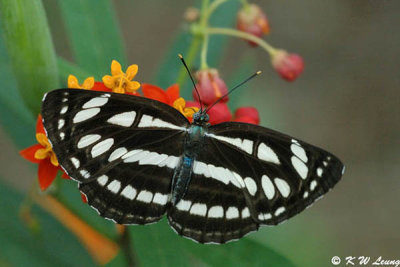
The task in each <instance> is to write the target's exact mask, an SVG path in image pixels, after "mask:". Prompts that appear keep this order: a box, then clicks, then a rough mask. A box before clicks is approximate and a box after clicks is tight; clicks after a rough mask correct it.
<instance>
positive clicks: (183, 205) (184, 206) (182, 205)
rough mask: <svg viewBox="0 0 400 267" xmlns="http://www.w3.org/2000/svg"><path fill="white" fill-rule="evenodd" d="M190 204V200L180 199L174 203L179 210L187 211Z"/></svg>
mask: <svg viewBox="0 0 400 267" xmlns="http://www.w3.org/2000/svg"><path fill="white" fill-rule="evenodd" d="M191 205H192V202H191V201H189V200H183V199H181V200H180V201H179V203H178V204H177V205H176V208H177V209H178V210H181V211H188V210H189V209H190V206H191Z"/></svg>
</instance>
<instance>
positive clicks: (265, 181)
mask: <svg viewBox="0 0 400 267" xmlns="http://www.w3.org/2000/svg"><path fill="white" fill-rule="evenodd" d="M261 186H262V188H263V190H264V194H265V196H266V197H267V198H268V199H269V200H271V199H273V198H274V195H275V187H274V184H273V183H272V181H271V179H270V178H269V177H268V176H267V175H263V176H262V177H261Z"/></svg>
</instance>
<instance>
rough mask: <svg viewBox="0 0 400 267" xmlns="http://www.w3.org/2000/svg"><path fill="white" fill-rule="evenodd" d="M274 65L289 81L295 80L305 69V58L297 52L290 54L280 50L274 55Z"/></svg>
mask: <svg viewBox="0 0 400 267" xmlns="http://www.w3.org/2000/svg"><path fill="white" fill-rule="evenodd" d="M272 66H273V67H274V68H275V70H276V71H277V72H278V73H279V75H281V77H282V78H283V79H285V80H287V81H294V80H296V78H297V77H298V76H299V75H300V74H301V73H302V72H303V70H304V61H303V58H302V57H301V56H299V55H297V54H289V53H287V52H286V51H285V50H278V51H277V52H276V53H275V54H274V55H273V56H272Z"/></svg>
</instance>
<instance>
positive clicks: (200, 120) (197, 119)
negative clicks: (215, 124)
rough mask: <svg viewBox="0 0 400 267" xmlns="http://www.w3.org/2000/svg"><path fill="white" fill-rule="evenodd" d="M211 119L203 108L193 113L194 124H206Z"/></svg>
mask: <svg viewBox="0 0 400 267" xmlns="http://www.w3.org/2000/svg"><path fill="white" fill-rule="evenodd" d="M209 119H210V118H209V117H208V114H207V113H205V112H203V111H201V110H200V111H198V112H196V113H195V114H193V124H198V125H204V124H206V123H208V120H209Z"/></svg>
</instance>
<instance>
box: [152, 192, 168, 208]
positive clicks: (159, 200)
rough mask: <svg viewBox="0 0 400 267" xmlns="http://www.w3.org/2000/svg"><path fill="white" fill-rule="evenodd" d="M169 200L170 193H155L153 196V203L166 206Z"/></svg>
mask: <svg viewBox="0 0 400 267" xmlns="http://www.w3.org/2000/svg"><path fill="white" fill-rule="evenodd" d="M167 202H168V195H163V194H160V193H155V194H154V198H153V203H156V204H159V205H162V206H164V205H165V204H167Z"/></svg>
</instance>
